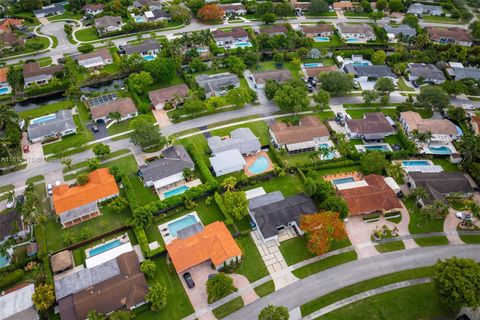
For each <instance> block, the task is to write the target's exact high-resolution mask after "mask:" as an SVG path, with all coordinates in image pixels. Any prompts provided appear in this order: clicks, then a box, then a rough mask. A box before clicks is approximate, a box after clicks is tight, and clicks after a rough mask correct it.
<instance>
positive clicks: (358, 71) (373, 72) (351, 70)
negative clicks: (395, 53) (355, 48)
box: [343, 64, 397, 83]
mask: <svg viewBox="0 0 480 320" xmlns="http://www.w3.org/2000/svg"><path fill="white" fill-rule="evenodd" d="M343 69H344V70H345V72H346V73H348V74H351V75H353V77H354V78H355V79H357V80H358V81H359V82H368V81H377V80H378V79H379V78H390V79H392V80H393V82H395V83H396V82H397V76H396V75H395V74H394V73H393V72H392V69H390V67H389V66H387V65H384V64H383V65H370V66H357V65H355V64H347V65H346V66H345V67H344V68H343Z"/></svg>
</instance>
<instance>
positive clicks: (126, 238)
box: [85, 233, 130, 258]
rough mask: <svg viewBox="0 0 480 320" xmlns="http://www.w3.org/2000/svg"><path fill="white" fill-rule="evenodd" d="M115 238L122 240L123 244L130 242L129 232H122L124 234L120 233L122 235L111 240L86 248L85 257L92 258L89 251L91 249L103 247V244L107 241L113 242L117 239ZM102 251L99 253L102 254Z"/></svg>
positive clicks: (107, 241) (106, 241)
mask: <svg viewBox="0 0 480 320" xmlns="http://www.w3.org/2000/svg"><path fill="white" fill-rule="evenodd" d="M115 240H120V242H121V243H122V244H123V243H127V242H130V238H129V237H128V234H127V233H125V234H122V235H120V236H118V237H115V238H113V239H109V240H105V241H104V242H102V243H99V244H97V245H95V246H93V247H90V248H87V249H85V257H86V258H90V253H89V252H90V250H93V249H96V248H98V247H101V246H103V245H105V244H107V243H109V242H113V241H115ZM102 253H103V252H102ZM102 253H99V254H102Z"/></svg>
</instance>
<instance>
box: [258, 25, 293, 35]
mask: <svg viewBox="0 0 480 320" xmlns="http://www.w3.org/2000/svg"><path fill="white" fill-rule="evenodd" d="M287 31H288V30H287V28H286V27H284V26H271V27H265V28H261V29H260V33H262V34H277V33H283V34H285V33H287Z"/></svg>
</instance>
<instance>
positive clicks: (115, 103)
mask: <svg viewBox="0 0 480 320" xmlns="http://www.w3.org/2000/svg"><path fill="white" fill-rule="evenodd" d="M113 112H118V113H120V115H121V116H122V117H125V116H127V115H129V114H132V113H136V112H137V107H136V106H135V103H133V100H132V99H131V98H123V99H117V100H112V101H109V102H107V103H104V104H99V105H96V106H94V107H90V113H91V114H92V119H98V118H103V117H108V116H109V115H110V113H113Z"/></svg>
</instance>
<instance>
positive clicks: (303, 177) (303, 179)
mask: <svg viewBox="0 0 480 320" xmlns="http://www.w3.org/2000/svg"><path fill="white" fill-rule="evenodd" d="M297 172H298V175H299V176H300V180H302V183H303V184H305V180H307V177H305V173H303V170H302V169H300V168H298V169H297Z"/></svg>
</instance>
